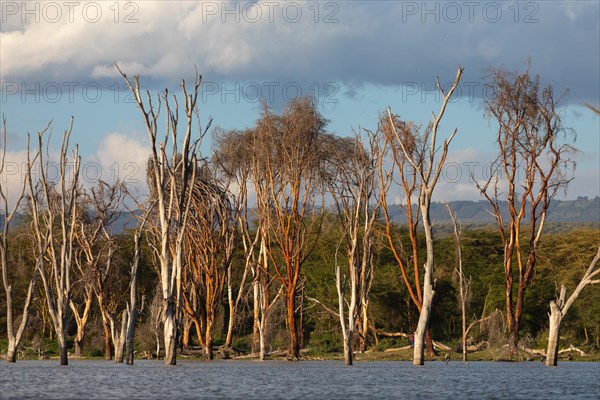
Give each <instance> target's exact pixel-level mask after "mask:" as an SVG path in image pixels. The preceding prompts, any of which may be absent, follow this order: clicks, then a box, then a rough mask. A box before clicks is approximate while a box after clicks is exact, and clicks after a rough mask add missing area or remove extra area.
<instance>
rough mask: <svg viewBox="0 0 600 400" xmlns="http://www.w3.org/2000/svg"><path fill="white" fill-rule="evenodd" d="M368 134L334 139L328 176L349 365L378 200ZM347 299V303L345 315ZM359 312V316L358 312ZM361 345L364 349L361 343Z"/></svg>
mask: <svg viewBox="0 0 600 400" xmlns="http://www.w3.org/2000/svg"><path fill="white" fill-rule="evenodd" d="M369 139H370V141H369V145H368V147H367V148H365V146H364V144H363V141H362V140H361V138H360V135H359V134H357V135H355V138H354V139H353V140H348V139H339V140H332V141H331V145H332V147H333V148H332V150H331V152H332V154H335V156H334V161H333V162H334V165H333V170H332V171H331V174H332V177H331V178H329V179H327V180H326V181H327V182H328V184H329V186H330V193H331V195H332V197H333V198H334V200H335V205H336V208H337V211H338V216H339V219H340V226H341V229H342V241H343V243H344V245H345V246H344V247H345V250H346V263H347V275H346V274H345V275H344V277H343V278H342V274H341V270H340V266H339V265H338V264H337V254H336V266H335V277H336V289H337V293H338V314H339V319H340V325H341V328H342V337H343V342H344V362H345V364H346V365H352V358H353V338H354V332H355V328H356V321H357V320H359V322H362V324H360V326H361V330H360V333H361V336H362V337H361V344H364V343H366V333H367V331H368V305H369V291H370V288H371V283H372V279H373V262H372V261H373V260H372V247H373V233H374V225H375V222H376V221H377V217H378V210H379V204H380V203H379V202H377V201H375V204H374V203H373V200H376V199H375V197H376V194H377V193H376V184H375V169H374V168H373V167H374V165H375V164H376V162H377V159H378V158H379V157H380V155H379V147H378V146H377V141H376V140H375V138H374V137H372V136H369ZM336 253H337V252H336ZM346 290H349V292H350V293H349V295H350V301H349V302H348V301H346V298H345V292H346ZM345 304H347V307H348V314H347V321H346V318H345ZM359 314H360V316H362V318H359ZM361 350H363V351H364V348H361Z"/></svg>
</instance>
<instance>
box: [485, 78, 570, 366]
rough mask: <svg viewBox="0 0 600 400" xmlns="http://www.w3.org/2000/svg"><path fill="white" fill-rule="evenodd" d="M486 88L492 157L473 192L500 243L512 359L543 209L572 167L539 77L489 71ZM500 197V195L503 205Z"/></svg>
mask: <svg viewBox="0 0 600 400" xmlns="http://www.w3.org/2000/svg"><path fill="white" fill-rule="evenodd" d="M490 85H491V86H493V87H494V88H495V89H496V93H497V96H496V97H495V98H494V99H488V100H487V101H486V115H488V116H489V118H490V119H491V120H494V121H495V122H496V123H497V124H498V131H497V136H496V142H497V145H498V157H497V159H496V160H495V163H494V164H493V165H492V166H491V167H490V174H489V175H490V178H489V179H488V180H487V181H485V182H483V183H477V187H478V188H479V189H480V191H481V194H482V195H483V196H484V197H485V198H486V199H487V200H488V202H489V204H490V206H491V207H492V211H493V214H494V216H495V218H496V223H497V227H498V230H499V232H500V236H501V238H502V245H503V248H504V261H503V267H504V268H503V269H504V286H505V301H506V324H507V328H508V332H509V352H510V355H511V356H514V355H515V354H516V352H517V351H518V343H519V331H520V325H521V317H522V313H523V305H524V301H525V296H526V292H527V289H528V288H529V286H530V285H531V282H532V279H533V276H534V273H535V267H536V264H537V257H538V255H537V252H538V243H539V240H540V238H541V236H542V233H543V229H544V223H545V221H546V214H547V210H548V208H549V206H550V202H551V200H552V199H553V198H554V196H555V195H556V194H557V193H558V191H559V190H561V189H564V188H566V186H567V185H568V183H569V182H570V181H571V179H570V178H569V177H568V175H569V173H570V172H569V169H570V167H571V166H573V165H574V162H573V161H572V160H571V159H569V155H570V154H572V153H573V151H574V149H573V147H572V146H571V145H570V143H571V137H570V135H569V134H570V133H571V131H570V130H569V129H567V128H565V127H564V126H563V124H562V120H561V116H560V113H559V111H558V110H556V107H557V103H558V101H559V100H560V98H558V99H556V98H555V95H554V91H553V89H552V86H548V87H545V88H541V87H540V78H539V76H536V77H535V78H534V77H531V76H530V73H529V66H528V67H527V69H526V70H525V72H524V73H522V74H520V73H517V72H514V73H513V72H507V71H504V70H502V69H498V70H495V71H494V72H493V74H492V81H491V82H490ZM561 97H562V96H561ZM501 195H502V196H506V200H505V203H504V202H502V200H501V199H500V196H501ZM504 204H506V208H507V209H506V210H503V208H504ZM505 216H507V218H508V220H506V221H505ZM515 269H516V271H515ZM515 274H516V282H515ZM515 284H516V288H515V287H514V286H515ZM515 289H516V290H515ZM515 292H516V293H515Z"/></svg>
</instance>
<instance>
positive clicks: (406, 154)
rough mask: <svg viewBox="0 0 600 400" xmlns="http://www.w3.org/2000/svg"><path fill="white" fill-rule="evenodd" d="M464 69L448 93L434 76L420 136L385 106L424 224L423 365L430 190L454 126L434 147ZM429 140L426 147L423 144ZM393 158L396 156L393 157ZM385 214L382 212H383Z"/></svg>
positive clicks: (429, 293)
mask: <svg viewBox="0 0 600 400" xmlns="http://www.w3.org/2000/svg"><path fill="white" fill-rule="evenodd" d="M462 72H463V69H462V68H461V67H459V68H458V71H457V73H456V77H455V79H454V83H453V84H452V86H451V87H450V89H449V90H448V92H447V93H445V92H444V90H443V89H442V86H441V85H440V83H439V79H436V84H437V87H438V90H439V91H440V93H441V95H442V98H443V101H442V105H441V108H440V111H439V112H438V114H433V121H432V122H431V123H430V124H429V125H428V126H427V128H426V129H425V131H424V132H423V134H422V135H421V136H419V134H418V133H417V132H414V134H412V135H405V136H403V133H404V132H402V131H400V130H398V129H397V127H396V121H395V119H394V116H393V115H392V112H391V109H389V108H388V120H389V126H390V128H391V130H392V132H393V133H394V137H395V141H396V142H397V143H398V145H399V148H400V149H401V150H402V157H403V159H404V160H406V161H405V162H406V163H408V165H410V167H412V168H413V169H414V171H415V173H416V178H417V179H418V181H417V182H418V183H417V193H418V206H419V211H420V213H421V220H422V223H423V230H424V232H425V244H426V249H427V256H426V260H425V265H424V269H425V275H424V278H423V301H422V304H421V310H420V312H419V322H418V324H417V329H416V332H415V344H414V355H413V364H415V365H423V364H424V359H423V356H424V343H425V333H426V330H427V325H428V323H429V315H430V313H431V303H432V300H433V295H434V290H433V289H434V288H433V267H434V253H433V229H432V223H431V219H430V215H429V211H430V207H431V198H432V196H433V191H434V189H435V186H436V184H437V182H438V180H439V178H440V174H441V172H442V168H443V166H444V162H445V160H446V156H447V154H448V146H449V145H450V142H451V141H452V139H453V138H454V136H455V135H456V132H457V129H454V131H453V132H452V133H451V134H450V135H449V136H448V138H447V139H446V140H444V144H443V146H442V150H441V152H440V151H439V149H438V148H437V143H436V141H437V135H438V129H439V124H440V121H441V120H442V118H443V116H444V113H445V111H446V106H447V104H448V101H449V100H450V98H451V97H452V94H453V93H454V90H455V89H456V87H457V86H458V83H459V82H460V78H461V76H462ZM413 143H423V146H422V147H421V148H422V151H417V152H416V154H415V152H414V151H413V150H412V148H411V147H413V146H414V147H415V148H417V149H418V148H419V146H418V145H415V144H413ZM427 143H428V146H427V145H426V144H427ZM394 158H398V157H397V156H394ZM405 201H406V202H407V203H409V202H411V201H412V199H411V198H410V197H407V198H406V199H405ZM384 214H385V211H384Z"/></svg>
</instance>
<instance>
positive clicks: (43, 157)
mask: <svg viewBox="0 0 600 400" xmlns="http://www.w3.org/2000/svg"><path fill="white" fill-rule="evenodd" d="M72 130H73V118H71V121H70V123H69V127H68V128H67V129H66V130H65V131H64V133H63V137H62V145H61V148H60V153H59V159H58V182H53V181H52V180H51V177H50V176H49V168H50V161H49V160H48V158H49V149H48V148H49V144H46V146H44V144H43V134H44V132H45V131H43V132H40V133H38V156H39V174H40V177H39V182H38V184H36V185H34V183H33V179H32V174H31V173H29V174H28V176H27V182H28V188H29V199H30V212H31V217H32V226H33V234H34V239H35V252H36V257H37V258H38V263H37V268H38V271H39V274H40V278H41V279H42V283H43V286H44V292H45V294H46V302H47V306H48V311H49V314H50V317H51V319H52V324H53V326H54V331H55V333H56V338H57V341H58V347H59V349H60V364H61V365H67V364H68V363H69V361H68V355H67V329H68V324H69V319H70V315H69V311H70V309H69V307H70V300H71V290H72V284H73V282H72V281H71V270H72V267H73V262H74V261H73V256H74V244H75V230H76V225H77V224H76V219H77V212H78V211H77V207H78V196H79V195H80V189H79V166H80V162H81V158H80V157H79V154H78V147H77V146H75V149H74V150H73V154H72V159H71V160H69V157H68V152H69V139H70V137H71V132H72ZM44 150H45V151H44ZM27 168H28V170H30V171H31V169H32V168H33V159H32V158H31V155H30V151H29V149H28V151H27Z"/></svg>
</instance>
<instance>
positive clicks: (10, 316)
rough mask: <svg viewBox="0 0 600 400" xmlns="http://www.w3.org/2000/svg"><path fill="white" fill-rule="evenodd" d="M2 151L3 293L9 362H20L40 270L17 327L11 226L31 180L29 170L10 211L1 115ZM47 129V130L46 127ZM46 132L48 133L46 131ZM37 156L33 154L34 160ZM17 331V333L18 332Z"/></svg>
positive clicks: (0, 251) (0, 243) (32, 281)
mask: <svg viewBox="0 0 600 400" xmlns="http://www.w3.org/2000/svg"><path fill="white" fill-rule="evenodd" d="M2 126H3V129H4V130H3V132H2V150H1V152H0V183H3V184H0V201H1V202H2V210H1V212H2V215H0V218H1V219H2V231H1V232H0V235H1V236H0V262H1V264H2V283H3V284H4V293H5V295H6V336H7V339H8V348H7V351H6V361H8V362H15V361H16V360H17V349H18V348H19V344H20V343H21V339H22V338H23V333H24V332H25V327H26V326H27V321H28V320H29V308H30V306H31V302H32V299H33V293H34V291H35V284H36V281H37V278H38V275H39V273H38V268H37V266H36V267H35V268H34V270H33V273H32V276H31V278H30V280H29V285H28V288H27V294H26V296H25V300H24V302H23V310H22V312H21V321H20V323H19V325H18V327H16V325H15V317H14V311H15V310H14V308H15V307H14V305H13V300H14V296H13V289H14V286H13V282H11V280H10V278H9V274H8V269H9V267H8V257H7V255H8V231H9V226H10V223H11V221H12V220H13V218H14V217H15V215H16V214H17V211H18V210H19V207H20V206H21V202H22V200H23V197H24V195H25V188H26V182H27V180H28V178H29V174H30V173H31V170H30V169H29V168H26V170H25V171H23V172H24V173H25V176H23V177H22V178H23V180H22V185H21V188H20V189H19V192H18V193H17V196H16V198H15V199H13V201H14V204H13V206H12V208H11V209H9V205H8V190H7V188H6V185H5V183H6V180H5V179H6V178H7V175H5V174H6V173H7V171H5V167H6V164H5V160H6V135H7V130H6V117H4V115H2ZM46 129H48V128H46ZM44 131H45V130H44ZM36 158H37V155H34V157H33V161H34V162H35V159H36ZM15 328H17V329H16V332H15Z"/></svg>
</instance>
